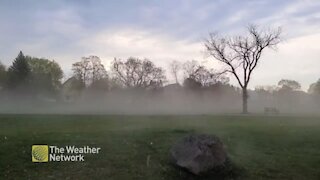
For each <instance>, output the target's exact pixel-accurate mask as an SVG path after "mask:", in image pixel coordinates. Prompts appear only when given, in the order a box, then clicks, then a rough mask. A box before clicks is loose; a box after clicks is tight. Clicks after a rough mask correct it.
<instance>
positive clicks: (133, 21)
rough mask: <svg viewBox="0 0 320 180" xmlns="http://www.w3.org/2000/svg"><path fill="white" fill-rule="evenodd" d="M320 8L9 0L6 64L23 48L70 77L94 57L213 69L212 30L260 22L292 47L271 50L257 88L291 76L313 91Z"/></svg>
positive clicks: (0, 56) (318, 73)
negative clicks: (207, 41) (209, 53)
mask: <svg viewBox="0 0 320 180" xmlns="http://www.w3.org/2000/svg"><path fill="white" fill-rule="evenodd" d="M319 10H320V1H318V0H282V1H279V0H243V1H237V0H216V1H212V0H174V1H173V0H161V1H156V0H122V1H116V0H114V1H112V0H110V1H103V0H91V1H90V0H86V1H80V0H77V1H76V0H65V1H62V0H55V1H53V0H51V1H40V0H38V1H36V0H20V1H19V0H2V1H0V22H1V28H0V61H1V62H2V63H4V64H6V65H7V66H9V65H10V64H11V62H12V60H13V59H14V58H15V57H16V56H17V54H18V52H19V50H22V51H23V52H24V53H25V54H27V55H32V56H37V57H46V58H50V59H54V60H56V61H57V62H58V63H59V64H60V65H61V66H62V68H63V70H64V71H65V75H66V76H67V77H68V76H70V69H71V64H72V63H73V62H75V61H78V60H80V58H81V57H82V56H88V55H97V56H99V57H100V58H101V59H102V60H103V62H104V63H105V64H108V63H110V62H111V61H112V60H113V58H114V57H118V58H123V59H125V58H127V57H129V56H135V57H141V58H143V57H146V58H149V59H151V60H153V61H154V62H155V63H156V64H158V65H161V66H163V67H166V65H167V64H168V62H169V61H171V60H173V59H175V60H180V61H186V60H191V59H196V60H199V61H200V62H202V63H207V64H208V65H210V66H213V65H214V64H212V59H210V58H206V57H205V55H204V53H203V50H204V49H203V39H204V38H205V37H206V36H207V34H208V32H211V31H218V32H220V33H222V34H224V33H231V34H233V33H242V32H243V31H244V28H245V26H246V25H248V24H249V23H256V24H259V25H262V26H274V27H275V26H282V28H283V32H284V33H283V36H284V39H285V41H284V42H283V43H282V44H281V45H280V46H279V48H278V50H277V51H271V50H270V51H266V53H265V54H264V55H263V57H262V61H261V64H260V65H259V67H258V69H257V70H256V71H255V76H254V78H253V79H252V82H251V86H250V87H251V88H254V87H255V86H256V85H273V84H276V83H277V82H278V81H279V80H280V79H281V78H290V79H295V80H298V81H299V82H300V83H301V84H302V85H303V88H304V89H307V88H308V86H309V84H310V83H313V82H315V81H316V80H317V79H318V78H320V69H319V67H320V45H319V44H320V11H319ZM231 82H232V83H233V82H235V81H231Z"/></svg>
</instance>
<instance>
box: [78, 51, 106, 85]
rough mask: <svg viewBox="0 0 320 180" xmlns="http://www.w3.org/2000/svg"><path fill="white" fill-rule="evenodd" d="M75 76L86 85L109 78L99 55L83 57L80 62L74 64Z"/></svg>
mask: <svg viewBox="0 0 320 180" xmlns="http://www.w3.org/2000/svg"><path fill="white" fill-rule="evenodd" d="M72 70H73V74H74V76H75V77H76V78H77V79H79V80H81V81H82V83H83V84H84V85H86V86H89V85H91V84H93V83H95V82H96V81H99V80H101V79H106V78H108V74H107V71H106V69H105V68H104V66H103V64H102V63H101V60H100V58H99V57H97V56H89V57H82V58H81V61H80V62H76V63H74V64H72Z"/></svg>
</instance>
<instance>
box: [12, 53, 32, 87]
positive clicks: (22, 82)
mask: <svg viewBox="0 0 320 180" xmlns="http://www.w3.org/2000/svg"><path fill="white" fill-rule="evenodd" d="M29 76H30V67H29V64H28V62H27V59H26V57H25V56H24V55H23V53H22V52H21V51H20V53H19V55H18V56H17V58H16V59H15V60H14V61H13V63H12V65H11V66H10V67H9V69H8V81H7V83H8V88H9V89H15V88H17V87H27V86H28V85H29Z"/></svg>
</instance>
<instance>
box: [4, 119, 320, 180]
mask: <svg viewBox="0 0 320 180" xmlns="http://www.w3.org/2000/svg"><path fill="white" fill-rule="evenodd" d="M188 133H210V134H216V135H217V136H219V137H221V139H222V140H223V142H224V143H225V145H226V148H227V151H228V153H229V155H230V158H231V160H232V162H233V163H234V164H235V167H237V168H236V169H237V170H238V171H239V172H238V174H239V176H238V177H239V178H240V179H299V180H301V179H320V118H316V117H264V116H253V115H252V116H93V115H92V116H91V115H78V116H77V115H1V116H0V147H1V148H0V179H108V180H113V179H115V180H119V179H120V180H121V179H123V180H131V179H154V180H158V179H159V180H160V179H163V180H171V179H172V180H177V179H179V180H184V179H212V178H213V177H210V176H207V177H203V178H195V177H193V176H190V175H189V174H187V173H186V172H184V171H180V170H179V169H176V168H174V167H173V166H171V165H170V164H169V160H168V159H169V156H168V154H169V149H170V146H171V145H172V143H173V142H175V141H176V140H177V139H179V138H180V137H183V136H185V135H186V134H188ZM151 142H152V144H151ZM32 144H49V145H57V146H64V145H76V146H84V145H89V146H99V147H101V148H102V150H101V153H100V154H98V155H88V156H87V157H86V161H85V162H49V163H32V162H31V145H32ZM148 156H149V157H150V163H149V166H147V163H146V162H147V157H148Z"/></svg>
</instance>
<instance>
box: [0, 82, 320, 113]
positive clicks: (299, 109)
mask: <svg viewBox="0 0 320 180" xmlns="http://www.w3.org/2000/svg"><path fill="white" fill-rule="evenodd" d="M249 96H250V97H249V101H248V102H249V112H250V113H253V114H256V113H264V108H265V107H274V108H276V109H278V110H279V111H280V115H281V114H284V115H285V114H303V115H306V114H309V115H319V114H320V112H319V109H320V98H319V97H318V96H311V95H309V94H306V93H301V92H297V93H292V94H285V95H271V94H270V95H260V94H258V93H256V92H255V91H251V92H250V93H249ZM241 103H242V101H241V94H240V93H236V91H232V93H230V92H227V91H219V92H215V91H211V90H202V91H192V90H186V89H182V88H181V89H179V90H170V89H169V90H168V89H162V90H157V91H151V90H149V91H146V90H141V91H133V90H130V91H129V90H122V91H110V92H107V93H105V92H103V93H101V92H86V93H83V94H81V95H78V96H76V97H74V98H73V99H72V98H71V97H69V99H66V98H65V97H60V98H58V99H50V98H43V97H30V98H26V97H21V96H18V95H17V94H15V96H12V95H11V96H4V97H2V98H1V102H0V113H9V114H146V115H151V114H156V115H161V114H178V115H182V114H186V115H192V114H225V113H226V114H237V113H240V112H241V105H242V104H241Z"/></svg>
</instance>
